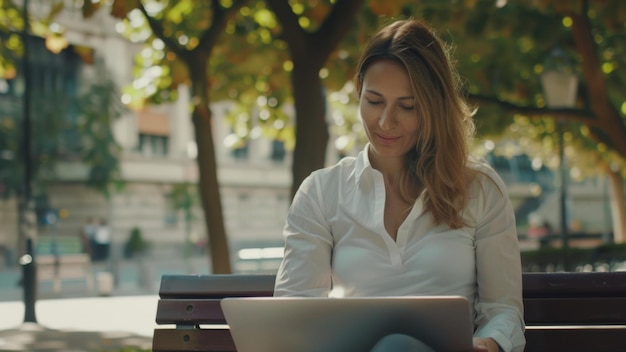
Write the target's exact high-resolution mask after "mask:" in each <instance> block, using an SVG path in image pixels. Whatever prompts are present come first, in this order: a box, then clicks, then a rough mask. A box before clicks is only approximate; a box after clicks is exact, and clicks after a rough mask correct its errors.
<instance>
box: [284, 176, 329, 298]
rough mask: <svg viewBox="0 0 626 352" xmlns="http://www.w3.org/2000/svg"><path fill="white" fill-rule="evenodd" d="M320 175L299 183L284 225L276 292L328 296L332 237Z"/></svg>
mask: <svg viewBox="0 0 626 352" xmlns="http://www.w3.org/2000/svg"><path fill="white" fill-rule="evenodd" d="M319 195H320V187H319V178H316V177H315V176H314V175H312V176H309V178H307V179H306V180H305V181H304V182H303V183H302V184H301V186H300V188H299V189H298V192H297V193H296V196H295V197H294V199H293V202H292V203H291V206H290V208H289V212H288V214H287V222H286V224H285V227H284V229H283V237H284V239H285V251H284V256H283V260H282V262H281V265H280V267H279V269H278V273H277V275H276V285H275V288H274V295H275V296H314V297H315V296H321V297H325V296H328V293H329V292H330V289H331V255H332V246H333V240H332V235H331V233H330V228H329V226H328V223H327V221H326V219H325V217H324V209H323V207H324V204H323V203H322V199H321V197H320V196H319Z"/></svg>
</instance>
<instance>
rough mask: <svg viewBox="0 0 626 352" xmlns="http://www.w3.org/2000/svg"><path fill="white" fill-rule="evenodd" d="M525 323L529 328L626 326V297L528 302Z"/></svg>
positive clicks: (536, 300)
mask: <svg viewBox="0 0 626 352" xmlns="http://www.w3.org/2000/svg"><path fill="white" fill-rule="evenodd" d="M524 320H525V322H526V324H527V325H560V324H594V325H609V324H622V325H626V297H601V298H526V299H524ZM625 349H626V347H625Z"/></svg>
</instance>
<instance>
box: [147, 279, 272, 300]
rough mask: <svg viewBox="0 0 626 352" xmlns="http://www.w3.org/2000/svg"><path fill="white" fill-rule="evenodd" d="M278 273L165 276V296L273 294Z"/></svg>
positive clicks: (216, 296)
mask: <svg viewBox="0 0 626 352" xmlns="http://www.w3.org/2000/svg"><path fill="white" fill-rule="evenodd" d="M274 280H275V276H274V275H243V274H233V275H231V274H225V275H204V276H202V275H165V276H163V277H162V278H161V288H160V290H159V296H160V297H161V298H223V297H250V296H271V295H272V294H273V292H274Z"/></svg>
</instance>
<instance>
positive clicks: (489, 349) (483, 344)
mask: <svg viewBox="0 0 626 352" xmlns="http://www.w3.org/2000/svg"><path fill="white" fill-rule="evenodd" d="M499 350H500V346H499V345H498V343H496V341H495V340H494V339H492V338H487V339H481V338H478V337H475V338H474V350H473V351H474V352H498V351H499Z"/></svg>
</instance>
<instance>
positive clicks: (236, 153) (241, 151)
mask: <svg viewBox="0 0 626 352" xmlns="http://www.w3.org/2000/svg"><path fill="white" fill-rule="evenodd" d="M230 155H232V157H233V158H234V159H236V160H247V159H248V143H247V142H246V143H244V144H243V145H241V146H240V147H233V149H231V151H230Z"/></svg>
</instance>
